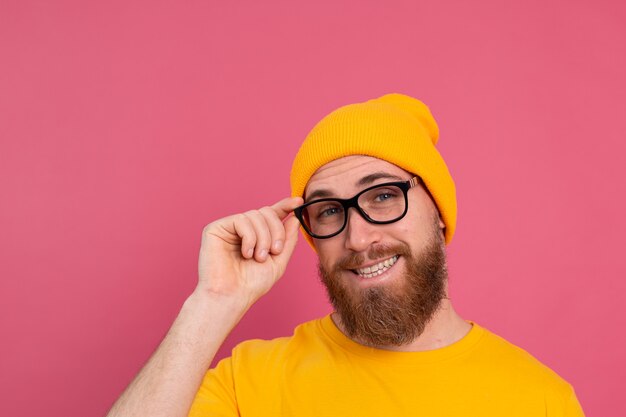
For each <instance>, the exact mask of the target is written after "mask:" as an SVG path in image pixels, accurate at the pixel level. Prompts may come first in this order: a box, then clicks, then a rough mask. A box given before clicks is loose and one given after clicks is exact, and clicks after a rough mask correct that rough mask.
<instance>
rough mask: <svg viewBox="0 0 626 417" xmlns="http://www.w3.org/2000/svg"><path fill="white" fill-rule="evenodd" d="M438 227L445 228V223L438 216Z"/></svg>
mask: <svg viewBox="0 0 626 417" xmlns="http://www.w3.org/2000/svg"><path fill="white" fill-rule="evenodd" d="M439 228H440V229H441V230H445V228H446V224H445V223H444V222H443V220H441V217H440V218H439Z"/></svg>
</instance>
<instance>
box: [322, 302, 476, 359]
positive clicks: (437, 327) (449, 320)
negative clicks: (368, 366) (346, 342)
mask: <svg viewBox="0 0 626 417" xmlns="http://www.w3.org/2000/svg"><path fill="white" fill-rule="evenodd" d="M331 318H332V319H333V322H334V323H335V325H336V326H337V327H338V328H339V330H341V332H342V333H343V334H345V335H346V336H347V334H346V331H345V329H344V327H343V323H342V322H341V316H340V315H339V314H338V313H337V312H335V313H333V314H332V315H331ZM471 328H472V325H471V324H469V323H468V322H466V321H465V320H463V319H462V318H461V316H459V315H458V314H457V312H456V311H455V310H454V308H453V307H452V302H451V301H450V299H449V298H444V299H443V300H441V305H440V306H439V309H438V310H437V311H436V312H435V314H434V315H433V317H432V318H431V320H430V321H429V322H428V324H427V325H426V327H425V328H424V331H423V332H422V334H420V335H419V336H418V337H416V338H415V339H414V340H412V341H411V342H409V343H407V344H404V345H401V346H371V347H374V348H377V349H384V350H392V351H397V352H420V351H425V350H435V349H440V348H443V347H446V346H449V345H451V344H453V343H455V342H457V341H459V340H461V339H462V338H463V337H464V336H465V335H466V334H467V333H468V332H469V331H470V329H471ZM354 341H355V342H357V343H361V344H363V343H362V342H360V341H359V340H354Z"/></svg>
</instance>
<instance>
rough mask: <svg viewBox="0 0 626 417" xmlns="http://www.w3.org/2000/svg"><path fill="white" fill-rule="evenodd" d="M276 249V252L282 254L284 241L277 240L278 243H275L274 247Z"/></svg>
mask: <svg viewBox="0 0 626 417" xmlns="http://www.w3.org/2000/svg"><path fill="white" fill-rule="evenodd" d="M272 246H273V247H274V250H275V251H277V252H280V251H281V250H282V248H283V241H282V240H277V241H276V242H274V245H272Z"/></svg>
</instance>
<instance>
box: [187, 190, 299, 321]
mask: <svg viewBox="0 0 626 417" xmlns="http://www.w3.org/2000/svg"><path fill="white" fill-rule="evenodd" d="M302 203H303V200H302V198H300V197H291V198H285V199H284V200H281V201H279V202H278V203H276V204H274V205H273V206H271V207H263V208H261V209H259V210H251V211H248V212H246V213H242V214H236V215H233V216H229V217H225V218H223V219H220V220H217V221H215V222H213V223H211V224H209V225H208V226H206V227H205V228H204V230H203V233H202V245H201V247H200V257H199V260H198V271H199V280H198V288H197V289H196V291H200V292H203V293H208V294H211V295H218V296H226V297H229V298H230V297H234V298H236V299H237V300H238V301H240V302H242V303H243V306H244V308H246V309H247V308H249V307H250V306H251V305H252V304H253V303H254V302H255V301H256V300H258V299H259V298H260V297H261V296H262V295H263V294H265V293H266V292H267V291H269V289H270V288H272V286H273V285H274V284H275V283H276V281H278V279H279V278H280V277H281V276H282V275H283V273H284V272H285V268H286V267H287V263H288V262H289V258H291V255H292V253H293V250H294V248H295V246H296V242H297V239H298V226H299V222H298V219H297V218H296V217H295V216H294V215H293V214H291V215H290V213H291V212H292V211H293V209H294V208H296V207H298V206H299V205H301V204H302Z"/></svg>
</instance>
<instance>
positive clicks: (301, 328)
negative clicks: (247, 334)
mask: <svg viewBox="0 0 626 417" xmlns="http://www.w3.org/2000/svg"><path fill="white" fill-rule="evenodd" d="M321 320H322V319H315V320H311V321H307V322H305V323H302V324H300V325H298V326H297V327H296V328H295V329H294V331H293V334H292V335H291V336H285V337H278V338H275V339H270V340H264V339H251V340H246V341H244V342H241V343H239V344H238V345H237V346H236V347H235V348H234V349H233V351H232V361H233V363H234V364H237V363H241V364H244V363H245V364H246V366H248V365H250V364H256V365H257V366H263V365H268V366H270V367H271V366H272V365H273V364H275V363H276V362H277V361H278V362H280V361H281V360H284V359H286V358H287V357H290V356H292V355H294V354H295V353H297V352H299V351H302V350H306V349H307V348H308V347H310V346H311V345H312V344H314V343H316V341H319V339H320V321H321Z"/></svg>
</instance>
